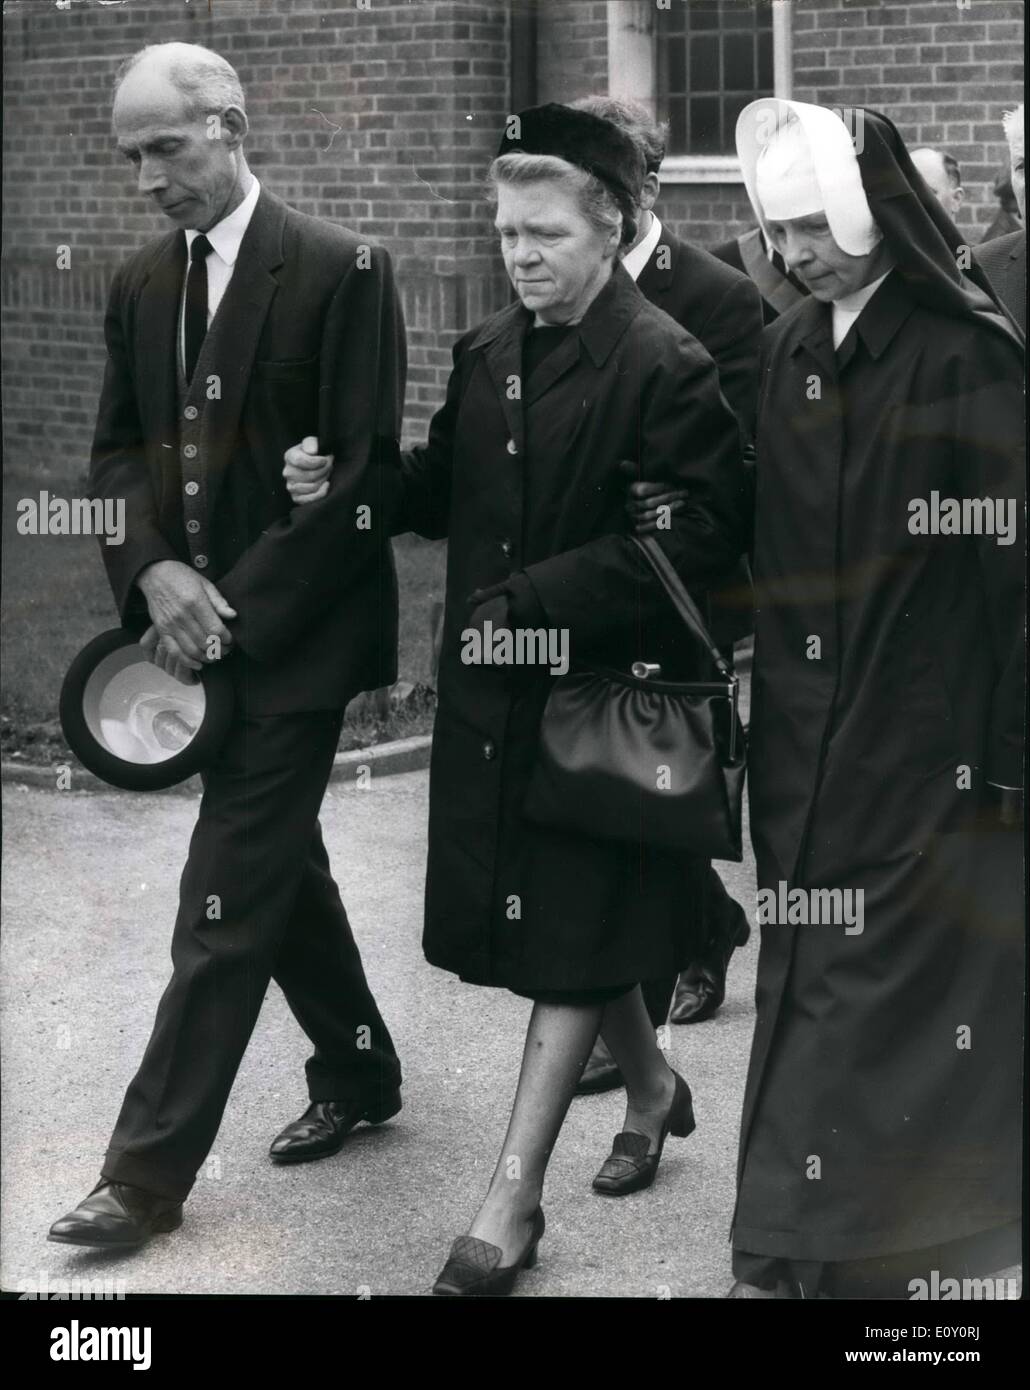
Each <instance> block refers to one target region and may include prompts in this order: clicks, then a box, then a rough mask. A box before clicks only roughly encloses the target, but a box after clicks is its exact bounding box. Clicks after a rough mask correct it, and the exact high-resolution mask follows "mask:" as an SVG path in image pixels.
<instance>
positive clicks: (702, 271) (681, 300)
mask: <svg viewBox="0 0 1030 1390" xmlns="http://www.w3.org/2000/svg"><path fill="white" fill-rule="evenodd" d="M663 248H664V249H667V251H668V255H667V256H663V255H662V251H663ZM637 288H638V289H640V290H641V291H642V292H643V294H645V295H646V296H647V298H648V299H649V300H650V301H651V303H652V304H657V306H658V307H659V308H660V309H664V310H665V312H666V313H667V314H668V315H669V317H670V318H673V319H675V320H676V322H677V323H678V324H679V325H680V327H681V328H685V329H686V330H687V332H688V333H689V334H690V335H691V336H692V337H694V338H696V339H697V340H698V342H699V343H700V344H701V346H702V347H704V348H705V349H706V350H707V352H708V355H709V356H710V357H711V358H712V360H713V361H714V362H715V365H716V367H717V368H718V372H719V388H720V390H721V391H722V394H723V396H724V397H725V398H726V400H727V402H728V404H729V405H730V406H731V407H732V408H733V411H734V413H735V414H736V416H737V418H738V420H739V421H740V423H741V426H742V428H743V431H744V434H745V436H746V438H747V439H748V440H750V439H751V437H752V436H753V434H754V429H755V411H756V409H757V404H758V353H759V344H760V340H761V337H762V297H761V295H760V294H759V293H758V290H757V289H756V288H755V286H754V285H753V284H752V282H751V280H750V279H749V278H748V276H746V275H745V274H743V272H742V271H738V270H733V269H731V268H730V267H729V266H726V265H723V263H722V262H721V261H718V260H716V259H715V257H714V256H713V255H711V254H710V253H709V252H708V251H702V249H701V248H700V247H699V246H691V245H690V243H689V242H687V241H681V240H680V239H679V237H678V236H676V235H675V233H674V232H672V231H671V230H670V229H669V228H668V227H667V226H665V224H664V223H663V224H662V236H661V240H660V241H659V243H658V245H657V246H656V247H655V249H654V251H653V252H652V253H651V258H650V259H649V261H648V262H647V264H646V265H645V266H644V268H643V270H642V271H641V272H640V277H639V279H638V280H637ZM708 616H709V621H710V627H711V633H712V637H713V639H714V641H715V643H716V645H717V646H719V647H721V648H722V649H723V650H729V649H731V648H732V646H733V644H734V642H739V641H740V640H741V639H742V638H744V637H746V636H747V635H748V633H749V632H750V631H751V628H752V599H751V579H750V575H749V573H748V569H747V564H746V562H745V561H743V560H742V561H741V562H740V563H739V564H738V565H737V566H736V568H735V569H734V571H733V573H732V574H731V575H730V577H729V579H728V580H727V582H726V583H725V584H720V585H718V586H717V587H715V588H713V590H712V592H711V594H710V595H709V612H708Z"/></svg>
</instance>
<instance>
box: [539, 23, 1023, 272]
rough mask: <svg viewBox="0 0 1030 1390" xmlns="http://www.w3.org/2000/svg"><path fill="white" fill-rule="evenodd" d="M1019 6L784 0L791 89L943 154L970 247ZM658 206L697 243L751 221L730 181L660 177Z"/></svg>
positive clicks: (1010, 77) (1018, 83)
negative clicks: (890, 124)
mask: <svg viewBox="0 0 1030 1390" xmlns="http://www.w3.org/2000/svg"><path fill="white" fill-rule="evenodd" d="M683 2H684V0H672V3H673V4H677V3H683ZM585 8H590V9H593V8H596V7H594V6H586V7H585ZM1023 13H1024V7H1023V4H1022V3H1021V0H932V3H927V2H926V0H923V2H922V3H912V4H895V3H892V2H891V0H877V2H876V3H868V0H793V6H792V12H791V26H792V42H791V49H792V53H793V61H794V96H795V97H796V98H797V99H798V100H799V101H811V102H817V103H822V104H825V105H830V106H838V105H843V104H853V105H859V106H870V107H873V108H874V109H879V110H882V111H884V112H885V113H886V114H887V115H889V116H890V117H891V119H892V120H893V121H894V123H895V124H896V125H897V127H898V129H899V130H900V131H901V134H902V136H903V138H904V139H905V141H906V143H907V144H908V146H909V148H910V149H915V148H917V147H918V146H920V145H933V146H934V147H935V148H939V149H945V150H947V151H948V152H949V153H950V154H952V155H954V156H955V158H956V159H957V160H958V161H959V165H960V166H961V170H962V181H963V186H964V188H965V190H966V196H965V200H964V202H963V205H962V207H961V208H960V210H959V216H958V225H959V226H960V227H961V228H963V229H965V230H967V231H968V233H969V238H970V241H971V243H973V244H976V243H977V242H978V241H979V240H980V238H981V237H982V235H983V232H984V231H985V229H986V227H987V225H988V224H989V223H990V222H991V221H992V220H993V218H994V216H995V214H996V212H997V210H998V204H997V202H996V200H995V198H994V195H993V193H992V191H991V185H992V184H993V182H994V178H995V175H996V174H997V173H998V171H999V169H1000V168H1001V167H1002V165H1004V164H1006V163H1007V161H1008V148H1007V146H1006V144H1005V139H1004V135H1003V133H1002V129H1001V116H1002V112H1003V111H1005V110H1007V109H1009V108H1011V107H1013V106H1015V105H1016V104H1017V103H1018V102H1020V101H1022V100H1023ZM552 63H553V64H554V65H555V66H556V67H558V68H559V70H560V63H559V62H558V61H557V59H556V58H552ZM658 212H659V215H660V216H661V217H663V218H664V219H665V220H666V221H667V222H668V223H669V225H670V226H672V227H673V228H675V229H676V230H678V231H679V232H681V233H682V234H683V235H684V236H688V237H690V238H691V239H693V240H694V241H696V242H697V243H698V244H700V245H702V246H710V245H713V244H714V243H716V242H718V241H722V240H725V239H726V238H728V237H729V236H734V235H737V234H738V233H739V232H741V231H743V230H744V229H745V228H747V227H748V226H751V225H752V224H753V220H754V219H753V216H752V213H751V205H750V203H749V202H748V200H747V197H746V195H745V193H744V189H743V186H742V185H740V184H693V185H690V184H671V183H667V184H666V185H665V186H664V188H663V191H662V197H661V200H660V202H659V204H658Z"/></svg>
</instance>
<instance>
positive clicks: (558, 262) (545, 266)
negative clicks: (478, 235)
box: [495, 181, 618, 324]
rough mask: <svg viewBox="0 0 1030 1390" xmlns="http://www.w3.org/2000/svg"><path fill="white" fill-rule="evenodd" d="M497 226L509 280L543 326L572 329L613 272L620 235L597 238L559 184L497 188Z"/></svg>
mask: <svg viewBox="0 0 1030 1390" xmlns="http://www.w3.org/2000/svg"><path fill="white" fill-rule="evenodd" d="M495 225H496V227H497V231H498V233H499V235H500V238H501V254H502V255H503V257H504V268H505V270H506V271H507V272H508V278H509V279H510V280H511V283H512V285H513V286H514V287H515V292H516V294H517V295H518V296H519V298H520V299H521V300H522V303H523V304H524V305H525V307H526V308H527V309H529V310H530V311H531V312H532V313H533V314H535V315H536V316H537V317H538V319H539V321H540V322H541V323H553V324H561V323H576V322H578V321H579V319H581V318H582V317H583V314H584V313H585V312H586V310H587V308H588V307H589V305H590V302H591V300H592V299H593V298H594V296H595V295H596V294H597V293H598V292H599V291H600V290H601V289H602V288H603V286H604V284H605V282H606V281H607V279H608V277H609V276H610V275H611V271H612V258H613V256H614V255H615V250H616V247H617V245H618V232H617V231H610V232H599V231H598V230H597V229H596V228H595V227H593V226H592V225H591V224H590V223H589V222H588V221H587V219H586V218H585V217H584V216H583V213H582V212H581V211H580V208H579V200H578V199H577V197H576V195H575V193H574V192H571V191H570V190H568V189H565V188H563V187H562V186H561V185H560V184H558V183H553V182H550V181H544V182H541V183H527V184H507V183H502V184H499V185H498V187H497V218H496V222H495Z"/></svg>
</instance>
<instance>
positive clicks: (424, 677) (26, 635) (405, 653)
mask: <svg viewBox="0 0 1030 1390" xmlns="http://www.w3.org/2000/svg"><path fill="white" fill-rule="evenodd" d="M43 489H46V490H47V491H48V492H50V493H51V495H53V496H60V497H72V496H81V495H82V491H83V485H82V483H81V481H80V482H77V483H76V482H69V481H68V480H67V479H62V478H58V477H46V476H43V475H41V474H39V473H33V474H31V475H29V474H27V473H25V472H12V473H11V474H10V475H9V476H7V477H5V478H4V491H3V500H4V508H3V571H2V572H3V622H2V624H0V656H2V660H3V684H2V690H0V742H2V746H3V755H4V757H12V756H17V757H23V758H25V759H26V760H27V761H31V762H36V761H40V762H49V761H52V760H53V759H54V758H56V757H61V756H64V754H65V753H66V751H67V750H66V749H65V745H64V741H63V738H62V736H61V729H60V724H59V723H58V719H57V702H58V697H59V695H60V690H61V682H62V681H63V679H64V675H65V672H66V671H67V669H68V667H69V666H70V664H71V662H72V658H73V657H74V656H75V654H76V652H77V651H79V650H80V649H81V648H82V647H84V646H85V644H86V643H87V642H88V641H89V640H90V638H91V637H95V636H96V635H97V633H98V632H102V631H104V629H105V628H109V627H116V626H117V625H118V615H117V613H116V611H115V607H114V601H113V600H112V598H111V591H110V589H109V588H108V584H107V577H106V575H105V573H104V568H103V563H102V561H101V558H100V553H99V546H98V542H97V540H96V538H95V537H93V536H22V535H19V534H18V532H17V529H16V523H17V519H18V517H17V512H16V507H17V503H18V499H19V498H22V497H38V495H39V493H40V491H41V490H43ZM394 553H395V555H396V559H397V577H398V583H399V588H400V666H399V671H400V677H401V680H402V681H404V682H407V683H410V684H411V685H413V686H415V687H424V686H429V687H431V686H433V684H434V681H433V677H432V636H431V631H430V620H431V614H432V609H433V604H434V603H435V602H439V601H441V600H442V599H443V591H444V568H445V564H446V546H445V544H444V543H443V542H440V541H423V540H420V539H419V538H418V537H417V536H402V537H400V539H399V540H397V541H395V542H394ZM421 695H422V692H421V690H417V691H416V694H415V696H414V697H413V698H412V699H410V700H409V701H407V702H406V703H405V704H402V705H400V706H397V705H393V706H391V707H390V708H389V710H388V711H384V709H383V706H382V704H380V705H379V706H377V704H376V702H375V700H373V699H371V698H369V697H359V698H358V699H357V700H355V701H353V702H352V704H351V706H350V708H349V709H348V711H347V718H346V720H345V722H344V729H343V734H342V736H341V739H340V747H341V748H343V749H350V748H363V747H367V746H368V745H369V744H371V743H381V742H384V741H386V740H388V739H395V738H408V737H411V736H413V735H415V734H423V733H428V732H429V731H430V730H431V728H432V719H433V716H432V702H431V701H427V700H426V699H425V698H420V696H421ZM384 714H385V717H384Z"/></svg>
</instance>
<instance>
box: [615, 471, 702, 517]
mask: <svg viewBox="0 0 1030 1390" xmlns="http://www.w3.org/2000/svg"><path fill="white" fill-rule="evenodd" d="M619 468H620V469H621V471H622V472H623V473H625V474H626V475H627V476H628V477H632V476H633V474H635V473H636V471H637V465H636V464H635V463H634V462H633V460H632V459H623V461H622V463H620V464H619ZM687 495H688V494H687V493H686V492H685V491H684V490H683V489H682V488H673V487H671V486H670V485H669V483H663V482H657V483H644V482H635V483H630V486H629V497H628V499H627V501H626V512H627V515H628V516H629V519H630V521H631V522H632V523H633V530H634V531H635V532H636V534H637V535H638V536H649V535H653V534H654V533H655V532H656V531H667V530H668V529H669V520H670V518H671V517H672V515H673V513H674V512H681V511H682V510H683V508H684V507H685V506H686V504H687Z"/></svg>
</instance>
